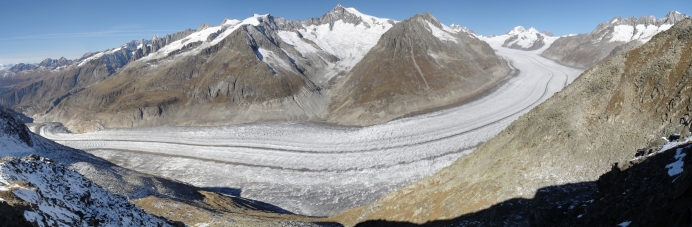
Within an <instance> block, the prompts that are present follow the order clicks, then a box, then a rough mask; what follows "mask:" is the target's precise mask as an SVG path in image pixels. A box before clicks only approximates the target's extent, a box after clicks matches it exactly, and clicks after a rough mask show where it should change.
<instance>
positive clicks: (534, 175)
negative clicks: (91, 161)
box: [334, 19, 692, 225]
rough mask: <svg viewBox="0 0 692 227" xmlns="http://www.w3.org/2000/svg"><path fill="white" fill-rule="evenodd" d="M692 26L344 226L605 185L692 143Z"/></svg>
mask: <svg viewBox="0 0 692 227" xmlns="http://www.w3.org/2000/svg"><path fill="white" fill-rule="evenodd" d="M691 80H692V20H691V19H685V20H682V21H680V22H678V23H677V24H676V25H675V26H673V27H672V28H671V29H669V30H667V31H665V32H662V33H659V34H658V35H656V36H654V37H653V38H652V39H651V40H650V41H649V42H647V43H646V44H645V45H643V46H641V47H639V48H637V49H634V50H632V51H630V52H628V53H624V54H620V55H617V56H615V57H613V58H612V59H611V60H609V61H608V62H606V63H604V64H601V65H598V66H595V67H593V68H591V69H589V70H587V71H585V72H584V73H583V74H582V75H581V76H580V77H579V78H577V80H575V81H574V82H573V83H572V84H571V85H570V86H568V87H567V88H566V89H565V90H563V91H561V92H559V93H557V94H555V95H554V96H553V97H552V98H550V99H549V100H547V101H546V102H544V103H543V104H541V105H539V106H538V107H536V108H534V109H533V110H531V111H530V112H529V113H527V114H525V115H524V116H522V117H520V118H519V119H518V120H516V121H515V122H513V123H512V124H511V125H510V126H509V127H508V128H507V129H505V130H504V131H503V132H501V133H500V134H499V135H498V136H496V137H495V138H493V139H491V140H490V141H488V142H487V143H485V144H483V145H482V146H481V147H479V148H478V149H477V150H476V151H475V152H474V153H473V155H469V156H464V157H462V158H460V159H458V160H457V161H456V162H455V163H454V164H452V165H451V166H449V167H447V168H445V169H443V170H442V171H440V172H438V173H436V174H435V175H433V176H431V177H428V178H425V179H423V180H421V181H419V182H416V183H414V184H412V185H410V186H408V187H406V188H403V189H401V190H398V191H396V192H394V193H392V194H390V195H387V196H385V197H383V198H382V199H380V200H379V201H377V202H375V203H373V204H372V205H369V206H365V207H360V208H355V209H352V210H349V211H346V212H344V213H342V214H340V215H337V216H335V217H334V220H338V221H340V222H342V223H345V224H348V225H352V224H355V223H357V222H360V221H364V220H376V219H383V220H389V221H406V222H412V223H424V222H426V221H430V220H438V219H451V218H455V217H458V216H461V215H464V214H469V213H472V212H476V211H480V210H483V209H485V208H488V207H490V206H492V205H493V204H497V203H500V202H502V201H506V200H509V199H512V198H532V197H534V195H535V193H536V191H537V190H538V189H540V188H543V187H549V186H553V185H561V184H567V183H578V182H586V181H595V180H597V179H598V177H599V176H600V175H601V174H603V173H605V172H607V171H608V170H610V163H614V162H618V161H620V160H626V159H628V158H631V154H632V152H634V151H636V149H637V148H640V147H646V146H649V145H655V144H657V143H661V139H660V138H661V136H665V135H670V134H671V133H681V134H682V136H683V137H685V136H689V135H690V117H689V115H690V113H689V109H690V108H692V100H691V97H692V89H689V84H690V83H692V81H691Z"/></svg>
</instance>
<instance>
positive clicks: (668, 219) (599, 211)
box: [357, 144, 692, 227]
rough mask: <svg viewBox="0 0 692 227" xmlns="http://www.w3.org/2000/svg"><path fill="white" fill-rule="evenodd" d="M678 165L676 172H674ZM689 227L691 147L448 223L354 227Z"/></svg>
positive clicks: (372, 223)
mask: <svg viewBox="0 0 692 227" xmlns="http://www.w3.org/2000/svg"><path fill="white" fill-rule="evenodd" d="M678 167H680V168H678ZM625 223H627V224H628V226H630V227H633V226H691V225H692V144H683V145H680V146H678V147H675V148H672V149H668V150H667V151H665V152H662V153H657V154H654V155H651V156H646V157H640V158H638V159H634V160H630V161H626V162H621V163H615V164H614V165H613V168H612V170H611V171H609V172H607V173H605V174H603V175H602V176H601V177H600V178H599V179H598V181H595V182H582V183H576V184H565V185H559V186H551V187H545V188H541V189H539V190H537V191H536V195H535V197H534V198H533V199H518V198H515V199H510V200H507V201H504V202H502V203H498V204H495V205H493V206H491V207H489V208H487V209H485V210H481V211H478V212H475V213H470V214H466V215H462V216H460V217H457V218H454V219H450V220H438V221H432V222H428V223H425V224H421V225H417V224H413V223H405V222H390V221H383V220H374V221H366V222H363V223H359V224H358V225H357V226H619V225H624V224H625Z"/></svg>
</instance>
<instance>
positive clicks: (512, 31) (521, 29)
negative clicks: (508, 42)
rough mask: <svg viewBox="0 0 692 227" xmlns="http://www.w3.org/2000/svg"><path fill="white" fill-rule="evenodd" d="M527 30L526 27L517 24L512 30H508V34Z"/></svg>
mask: <svg viewBox="0 0 692 227" xmlns="http://www.w3.org/2000/svg"><path fill="white" fill-rule="evenodd" d="M525 31H526V29H525V28H524V27H522V26H516V27H514V28H512V30H510V31H509V32H507V34H508V35H516V34H519V33H522V32H525Z"/></svg>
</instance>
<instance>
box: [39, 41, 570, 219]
mask: <svg viewBox="0 0 692 227" xmlns="http://www.w3.org/2000/svg"><path fill="white" fill-rule="evenodd" d="M491 45H492V46H493V48H495V49H497V50H498V52H497V53H498V54H499V55H501V56H503V57H504V58H505V59H507V60H508V61H510V62H511V63H512V65H513V66H514V67H516V68H517V69H519V71H520V73H519V74H518V75H517V76H514V77H512V78H511V79H509V81H508V82H506V83H505V84H504V85H502V86H501V87H500V88H498V89H497V90H496V91H495V92H493V93H491V94H489V95H487V96H485V97H483V98H480V99H478V100H475V101H473V102H470V103H468V104H465V105H462V106H458V107H453V108H449V109H444V110H440V111H436V112H432V113H426V114H421V115H417V116H413V117H408V118H402V119H398V120H395V121H391V122H388V123H384V124H379V125H374V126H369V127H337V126H327V125H317V124H309V123H287V122H263V123H254V124H243V125H232V126H221V127H154V128H133V129H117V130H104V131H97V132H90V133H84V134H66V133H59V132H56V131H52V130H48V129H49V127H40V125H38V126H33V127H32V130H34V131H37V132H39V133H40V134H41V135H42V136H44V137H46V138H49V139H51V140H54V141H56V142H58V143H61V144H64V145H67V146H70V147H74V148H77V149H82V150H85V151H87V152H89V153H91V154H94V155H96V156H99V157H101V158H104V159H106V160H109V161H111V162H113V163H115V164H118V165H120V166H123V167H126V168H131V169H134V170H137V171H141V172H145V173H150V174H155V175H160V176H164V177H168V178H173V179H177V180H180V181H183V182H186V183H190V184H193V185H195V186H200V187H205V188H208V189H210V190H216V191H221V192H225V193H229V194H235V195H238V194H239V195H241V196H242V197H246V198H250V199H255V200H260V201H264V202H268V203H271V204H274V205H277V206H279V207H281V208H283V209H286V210H289V211H291V212H294V213H298V214H305V215H315V216H326V215H333V214H336V213H338V212H340V211H342V210H345V209H347V208H351V207H355V206H361V205H366V204H368V203H371V202H373V201H375V200H376V199H378V198H380V197H381V196H383V195H385V194H387V193H389V192H392V191H393V190H396V189H399V188H401V187H403V186H406V185H408V184H410V183H412V182H414V181H416V180H419V179H421V178H423V177H426V176H430V175H432V174H433V173H435V172H437V171H439V170H440V169H442V168H444V167H446V166H448V165H450V164H451V163H452V162H453V161H454V160H456V159H457V158H459V157H460V156H463V155H468V154H470V153H471V152H472V151H473V150H474V148H475V147H476V146H478V144H480V143H483V142H485V141H486V140H488V139H490V138H491V137H493V136H495V135H496V134H498V133H499V132H500V131H501V130H502V129H504V128H505V127H506V126H507V125H509V124H510V123H511V122H512V121H513V120H515V119H517V118H518V117H519V116H520V115H521V114H523V113H526V112H527V111H529V110H530V109H531V108H532V107H534V106H536V105H538V104H540V103H541V102H543V101H544V100H546V99H547V98H549V97H550V96H551V95H552V94H554V93H555V92H557V91H560V90H561V89H562V88H564V87H565V86H567V84H569V83H570V82H572V81H573V80H574V79H575V78H576V77H577V76H578V75H579V74H580V73H581V70H578V69H572V68H568V67H565V66H561V65H559V64H557V63H555V62H553V61H550V60H547V59H545V58H542V57H540V56H539V53H540V52H541V51H543V49H541V50H537V51H520V50H511V49H506V48H502V47H500V46H499V45H497V44H493V43H492V42H491ZM546 46H549V45H546Z"/></svg>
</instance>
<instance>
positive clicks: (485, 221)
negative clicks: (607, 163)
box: [356, 182, 596, 226]
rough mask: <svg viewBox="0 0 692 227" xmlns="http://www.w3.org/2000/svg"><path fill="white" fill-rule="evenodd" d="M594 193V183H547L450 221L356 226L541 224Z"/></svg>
mask: <svg viewBox="0 0 692 227" xmlns="http://www.w3.org/2000/svg"><path fill="white" fill-rule="evenodd" d="M595 192H596V183H595V182H583V183H576V184H565V185H559V186H550V187H545V188H541V189H539V190H538V191H537V192H536V195H535V196H534V198H533V199H523V198H514V199H510V200H506V201H504V202H502V203H498V204H495V205H493V206H491V207H489V208H487V209H485V210H481V211H478V212H475V213H470V214H466V215H463V216H460V217H457V218H454V219H450V220H439V221H432V222H428V223H425V224H422V225H417V224H413V223H403V222H388V221H381V220H376V221H366V222H363V223H359V224H358V225H356V226H543V224H542V223H547V222H549V223H552V222H553V220H554V219H561V218H564V216H566V214H567V212H568V211H569V210H570V208H571V209H574V208H575V207H577V206H581V204H583V203H584V200H585V199H587V198H589V197H590V196H591V195H593V194H594V193H595ZM557 207H559V208H557ZM555 208H557V209H555Z"/></svg>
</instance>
